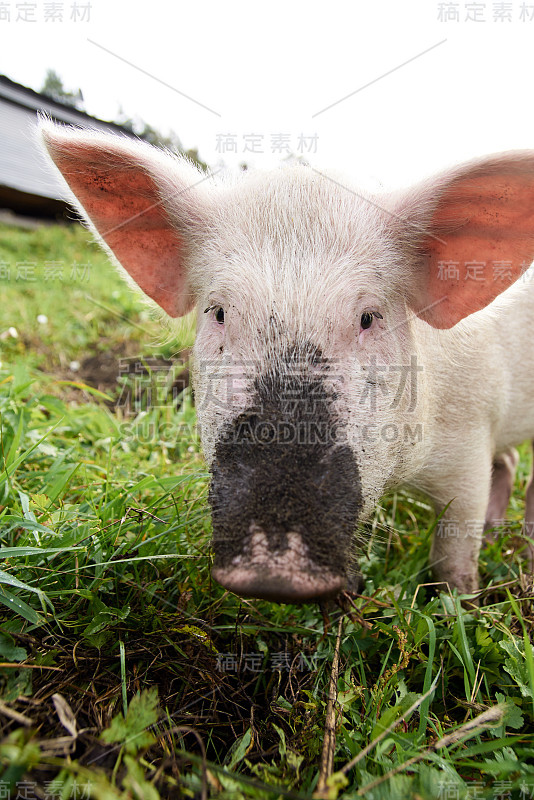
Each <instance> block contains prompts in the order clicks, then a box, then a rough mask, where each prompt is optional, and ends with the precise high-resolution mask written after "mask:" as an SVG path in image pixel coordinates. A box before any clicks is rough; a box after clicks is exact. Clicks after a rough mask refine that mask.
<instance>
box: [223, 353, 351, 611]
mask: <svg viewBox="0 0 534 800" xmlns="http://www.w3.org/2000/svg"><path fill="white" fill-rule="evenodd" d="M310 361H311V359H308V362H307V363H306V364H305V366H304V368H302V365H301V363H299V364H298V366H297V364H296V360H295V357H294V353H290V354H289V355H287V356H286V358H285V360H284V363H283V370H281V369H280V370H276V371H275V370H273V371H272V372H269V373H267V374H264V375H260V376H257V377H256V378H255V380H254V382H253V391H252V396H251V405H250V407H249V408H248V409H247V410H246V411H244V412H242V413H241V414H239V415H238V416H237V417H236V418H235V419H234V420H232V421H231V422H229V423H227V424H226V425H225V426H224V427H223V428H222V429H221V432H220V437H219V440H218V442H217V444H216V448H215V460H214V464H213V469H212V482H211V488H210V503H211V506H212V515H213V547H214V552H215V564H214V568H216V569H217V570H218V571H219V573H220V572H221V570H222V571H223V572H224V570H225V569H229V568H231V565H232V564H234V565H235V564H236V563H239V564H240V565H241V566H240V568H241V569H247V564H248V565H249V566H250V568H251V569H254V570H255V571H256V575H258V573H259V572H260V569H259V568H260V567H261V571H262V574H264V576H265V577H264V578H259V577H257V578H256V580H255V581H254V582H253V583H254V587H255V588H254V589H253V591H252V594H253V595H254V596H266V597H272V599H277V590H276V588H275V587H274V584H275V583H277V581H278V576H277V570H278V571H279V567H277V566H274V567H272V568H271V565H270V564H269V563H268V562H269V557H268V556H265V547H264V548H263V551H264V552H263V554H262V558H261V565H260V564H258V563H257V555H255V554H254V552H253V551H252V550H251V537H252V534H253V532H254V531H257V530H260V531H261V532H263V533H264V534H265V536H264V537H263V540H264V541H266V543H267V548H268V551H269V552H272V553H273V559H272V563H274V562H276V563H277V564H278V565H279V564H280V563H281V557H282V560H283V556H284V553H286V554H287V559H286V560H287V562H289V561H292V562H293V566H290V567H289V568H288V570H289V574H290V577H289V578H288V576H287V574H285V577H284V581H285V582H286V583H287V582H288V580H289V582H292V581H294V582H295V583H298V582H299V581H300V582H301V583H302V582H305V581H306V580H307V579H306V576H304V575H297V574H295V573H297V572H299V571H301V572H304V571H305V570H309V572H310V574H311V573H314V574H315V575H316V576H320V575H321V574H322V573H324V574H325V575H326V574H328V575H330V576H332V575H334V576H343V577H345V576H346V575H347V570H348V568H349V562H350V560H351V556H352V549H353V542H354V536H355V530H356V524H357V520H358V515H359V512H360V509H361V488H360V479H359V471H358V464H357V462H356V459H355V458H354V455H353V453H352V451H351V449H350V448H349V447H348V446H347V445H346V444H345V443H343V441H345V439H344V437H343V436H340V435H339V434H340V432H341V433H342V429H343V427H344V426H343V422H342V420H340V419H339V415H338V414H337V413H336V411H335V409H334V402H335V400H336V396H335V393H334V391H333V389H332V388H331V381H330V384H329V381H328V366H327V365H322V366H321V367H320V368H319V369H317V368H313V367H314V366H315V365H316V362H317V354H316V351H314V359H313V363H310ZM279 363H280V362H279ZM288 534H290V537H289V539H288ZM294 534H298V536H297V537H295V536H294ZM292 537H293V545H290V543H289V541H290V540H291V538H292ZM295 539H296V540H297V541H298V542H299V543H300V542H302V544H303V547H302V548H301V547H300V544H299V547H298V552H299V554H300V555H299V558H298V559H295V558H293V552H292V551H291V547H294V541H295ZM303 554H304V555H303ZM301 555H302V557H300V556H301ZM255 559H256V562H255ZM297 562H298V563H297ZM284 569H285V567H282V570H283V571H284ZM262 581H265V582H269V581H271V582H272V583H273V588H272V591H271V590H270V589H269V587H268V586H265V587H264V586H260V587H258V586H257V584H258V582H260V583H261V582H262ZM337 583H339V581H338V582H337ZM311 593H312V594H313V592H311ZM288 594H289V595H290V594H291V592H288Z"/></svg>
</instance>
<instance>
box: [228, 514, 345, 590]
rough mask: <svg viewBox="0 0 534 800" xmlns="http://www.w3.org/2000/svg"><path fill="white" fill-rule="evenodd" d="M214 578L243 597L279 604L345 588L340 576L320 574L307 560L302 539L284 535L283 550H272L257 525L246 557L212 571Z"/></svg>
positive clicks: (321, 572) (329, 571) (326, 573)
mask: <svg viewBox="0 0 534 800" xmlns="http://www.w3.org/2000/svg"><path fill="white" fill-rule="evenodd" d="M213 577H214V578H215V580H216V581H218V582H219V583H220V584H222V586H224V587H225V588H226V589H230V591H232V592H235V594H239V595H241V596H242V597H260V598H263V599H264V600H276V601H277V602H282V603H303V602H306V601H307V600H314V599H319V598H323V597H329V596H331V595H335V594H338V593H339V592H340V591H341V590H342V589H344V588H345V584H346V579H345V576H344V575H343V574H335V573H334V572H332V571H331V570H330V569H327V568H323V569H322V570H321V569H319V568H318V566H317V565H316V564H314V563H313V562H312V561H311V559H310V557H309V549H308V547H307V546H306V544H305V543H304V541H303V539H302V536H301V535H300V534H299V533H296V532H295V531H290V532H289V533H288V534H287V535H286V546H285V548H284V549H278V550H277V549H272V548H271V547H270V544H269V537H268V536H267V534H266V533H265V532H264V531H263V530H261V528H258V527H257V526H256V525H252V526H251V535H250V540H249V543H248V546H247V548H246V553H244V554H243V555H238V556H235V557H234V558H233V559H232V561H231V563H230V564H228V565H227V566H225V567H218V568H217V567H214V569H213Z"/></svg>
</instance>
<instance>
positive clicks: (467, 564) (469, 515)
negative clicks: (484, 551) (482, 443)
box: [430, 448, 492, 594]
mask: <svg viewBox="0 0 534 800" xmlns="http://www.w3.org/2000/svg"><path fill="white" fill-rule="evenodd" d="M458 455H459V458H457V459H455V463H456V465H457V466H458V465H460V464H461V469H459V470H458V471H457V472H455V471H451V472H449V474H448V475H447V476H444V475H442V476H441V478H440V480H439V484H438V487H437V489H436V490H435V491H433V492H431V494H432V495H433V497H434V500H435V503H436V510H437V511H440V510H442V509H443V508H446V510H445V512H444V514H443V516H442V518H441V519H440V521H439V522H438V524H437V525H436V529H435V530H434V537H433V540H432V548H431V552H430V564H431V567H432V571H433V573H434V577H435V580H437V581H443V582H446V583H448V584H449V586H450V588H451V589H453V588H456V589H458V591H459V592H460V593H461V594H468V593H471V592H476V591H477V589H478V556H479V552H480V545H481V543H482V535H483V531H484V521H485V519H486V511H487V508H488V505H489V499H490V487H491V463H492V461H491V454H490V452H489V451H488V450H486V449H485V448H484V449H483V450H480V449H478V448H473V450H472V451H471V452H469V453H464V454H463V455H464V456H465V458H462V454H458Z"/></svg>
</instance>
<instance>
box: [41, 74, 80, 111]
mask: <svg viewBox="0 0 534 800" xmlns="http://www.w3.org/2000/svg"><path fill="white" fill-rule="evenodd" d="M41 94H45V95H46V96H47V97H50V98H51V99H52V100H56V101H57V102H58V103H63V104H64V105H66V106H72V108H77V109H78V111H83V110H84V107H83V94H82V90H81V89H78V91H76V92H74V91H68V90H67V89H65V87H64V86H63V81H62V80H61V78H60V77H59V75H58V74H57V72H56V71H55V70H53V69H48V70H47V71H46V77H45V80H44V83H43V87H42V89H41Z"/></svg>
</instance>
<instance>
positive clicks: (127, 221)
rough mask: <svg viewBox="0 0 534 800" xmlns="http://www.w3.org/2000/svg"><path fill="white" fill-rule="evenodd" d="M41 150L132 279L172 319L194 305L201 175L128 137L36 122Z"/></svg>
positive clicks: (202, 203) (201, 208) (203, 205)
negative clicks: (191, 282)
mask: <svg viewBox="0 0 534 800" xmlns="http://www.w3.org/2000/svg"><path fill="white" fill-rule="evenodd" d="M40 129H41V136H42V139H43V141H44V144H45V146H46V149H47V151H48V153H49V155H50V156H51V158H52V160H53V161H54V162H55V164H56V166H57V167H58V169H59V170H60V172H61V173H62V175H63V177H64V178H65V180H66V182H67V184H68V185H69V187H70V189H71V190H72V192H73V193H74V195H75V198H76V200H77V205H78V208H79V210H80V212H81V214H82V216H83V217H84V218H85V219H86V220H87V221H88V222H89V224H90V227H92V229H93V230H94V231H96V233H97V234H98V238H99V239H100V241H101V243H102V244H103V246H104V247H105V249H106V250H108V252H109V253H110V254H111V255H112V256H114V257H115V259H116V261H117V262H118V263H119V264H120V265H121V266H122V267H123V268H124V269H125V270H126V272H127V273H128V274H129V275H130V277H131V278H132V279H133V280H134V281H135V283H136V284H137V285H138V286H139V287H140V288H141V289H142V291H143V292H144V293H145V294H146V295H148V297H150V298H152V300H155V302H156V303H157V304H158V305H159V306H161V308H163V309H164V311H166V312H167V314H169V315H170V316H171V317H179V316H182V315H183V314H185V313H187V312H188V311H189V310H190V309H191V308H192V307H193V305H194V298H193V296H192V293H191V290H190V287H189V286H188V281H187V269H188V264H187V257H188V250H189V244H190V242H191V241H192V238H193V237H194V235H195V229H197V230H198V228H199V226H201V225H202V221H203V217H204V216H205V215H206V211H207V198H204V197H203V196H202V195H201V192H200V191H199V190H198V189H196V188H195V184H199V183H202V181H203V180H204V179H205V176H202V174H201V173H200V172H199V171H198V170H196V169H195V168H194V167H193V166H192V165H191V164H190V163H189V162H187V161H186V160H185V159H179V158H178V157H173V156H172V155H171V154H169V153H164V152H162V151H160V150H157V149H156V148H154V147H151V146H150V145H147V144H145V143H143V142H140V141H136V140H135V139H129V138H127V137H126V136H124V137H122V136H116V135H113V134H106V133H100V132H96V131H87V130H80V129H75V128H68V127H65V126H59V125H54V124H53V123H51V122H49V121H42V122H41V125H40Z"/></svg>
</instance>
